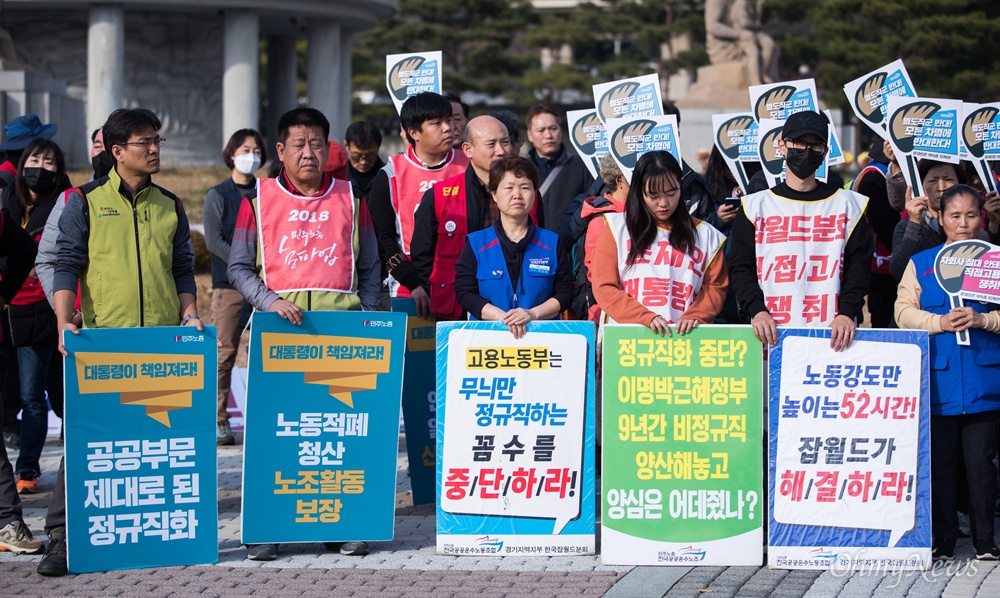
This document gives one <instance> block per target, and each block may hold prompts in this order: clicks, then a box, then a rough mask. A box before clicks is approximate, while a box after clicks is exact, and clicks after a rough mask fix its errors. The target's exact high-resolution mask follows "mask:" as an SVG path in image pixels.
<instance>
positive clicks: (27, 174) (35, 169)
mask: <svg viewBox="0 0 1000 598" xmlns="http://www.w3.org/2000/svg"><path fill="white" fill-rule="evenodd" d="M21 178H22V179H24V184H25V185H27V186H28V189H30V190H31V191H32V192H34V193H37V194H39V195H44V194H46V193H48V192H49V191H51V190H52V189H53V187H55V186H56V173H54V172H52V171H51V170H46V169H45V168H42V167H41V166H26V167H25V168H24V170H22V171H21Z"/></svg>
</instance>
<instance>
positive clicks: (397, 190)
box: [385, 146, 469, 297]
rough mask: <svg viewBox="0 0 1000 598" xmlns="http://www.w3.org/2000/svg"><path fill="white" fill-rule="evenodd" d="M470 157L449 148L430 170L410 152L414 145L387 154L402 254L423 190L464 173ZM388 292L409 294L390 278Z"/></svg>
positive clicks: (396, 295) (393, 205) (391, 194)
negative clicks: (441, 163) (399, 152)
mask: <svg viewBox="0 0 1000 598" xmlns="http://www.w3.org/2000/svg"><path fill="white" fill-rule="evenodd" d="M468 165H469V159H468V158H467V157H466V155H465V154H464V153H461V152H456V151H455V150H451V151H450V152H449V154H448V157H447V158H445V165H444V166H443V167H441V168H438V169H434V170H431V169H429V168H427V167H425V166H424V165H423V164H421V163H420V160H419V159H418V158H417V155H416V154H415V153H414V152H413V146H409V147H407V148H406V151H405V152H403V153H401V154H396V155H395V156H390V157H389V163H388V164H387V165H386V166H385V168H386V169H387V170H388V174H389V196H390V198H391V200H392V209H393V210H395V212H396V236H397V239H398V241H399V246H400V247H402V248H403V253H405V254H406V255H407V256H409V255H410V240H411V239H412V238H413V224H414V220H413V216H414V215H415V214H416V213H417V208H419V207H420V200H421V199H423V196H424V192H425V191H427V190H428V189H430V188H431V187H433V186H434V183H437V182H438V181H441V180H444V179H448V178H451V177H453V176H455V175H458V174H464V173H465V169H466V167H467V166H468ZM389 294H390V295H392V296H393V297H409V296H410V291H409V289H407V288H406V287H404V286H402V285H400V284H398V283H397V282H396V281H394V280H393V279H392V278H391V277H390V284H389Z"/></svg>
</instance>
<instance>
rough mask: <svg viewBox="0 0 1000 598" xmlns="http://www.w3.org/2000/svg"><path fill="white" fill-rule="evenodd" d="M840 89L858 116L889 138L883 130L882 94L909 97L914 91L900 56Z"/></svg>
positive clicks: (914, 95) (886, 111) (884, 103)
mask: <svg viewBox="0 0 1000 598" xmlns="http://www.w3.org/2000/svg"><path fill="white" fill-rule="evenodd" d="M844 93H845V94H846V95H847V101H848V103H849V104H850V105H851V109H852V110H854V114H855V115H856V116H857V117H858V120H860V121H861V122H863V123H864V124H866V125H867V126H868V128H869V129H871V130H872V131H875V132H876V133H878V134H879V135H880V136H881V137H882V139H888V138H889V137H888V133H887V131H886V118H887V116H888V108H887V107H886V98H888V97H890V96H900V97H904V98H913V97H916V95H917V93H916V91H914V89H913V82H912V81H910V75H909V73H907V72H906V66H905V65H904V64H903V61H902V60H896V61H894V62H890V63H889V64H887V65H885V66H883V67H882V68H879V69H875V70H874V71H872V72H870V73H868V74H866V75H862V76H861V77H858V78H857V79H855V80H854V81H851V82H850V83H848V84H847V85H844Z"/></svg>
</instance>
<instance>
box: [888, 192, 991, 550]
mask: <svg viewBox="0 0 1000 598" xmlns="http://www.w3.org/2000/svg"><path fill="white" fill-rule="evenodd" d="M981 211H982V205H981V202H980V199H979V194H978V193H976V190H975V189H973V188H972V187H969V186H968V185H961V184H960V185H955V186H952V187H951V188H950V189H948V190H947V191H945V192H944V193H943V194H942V195H941V198H940V210H939V216H938V221H939V224H940V226H941V229H942V231H943V233H944V238H945V241H944V247H947V246H948V245H951V244H952V243H955V242H956V241H967V240H971V239H976V238H977V237H978V233H979V232H980V230H981V229H980V226H981V224H982V212H981ZM940 251H942V247H941V246H935V247H932V248H930V249H927V250H924V251H921V252H920V253H918V254H916V255H914V256H913V258H912V259H911V260H909V261H908V262H907V264H906V269H905V271H904V273H903V277H902V281H901V282H900V283H899V293H898V297H897V299H896V308H895V313H896V322H897V323H898V324H899V327H900V328H910V329H917V330H927V331H928V332H929V333H930V363H931V370H930V387H931V506H932V513H931V521H932V522H933V532H934V557H935V558H936V559H940V560H951V559H952V558H954V555H955V541H956V538H958V536H959V529H958V515H957V512H956V511H957V501H956V495H957V494H958V488H957V484H958V483H959V477H960V476H959V474H958V471H957V467H956V464H957V463H964V466H965V474H966V475H965V477H966V480H967V483H968V493H969V515H970V517H971V521H972V536H973V540H972V542H973V546H974V548H975V552H976V558H977V559H980V560H992V561H995V560H997V559H1000V549H998V548H997V546H996V544H995V543H994V541H993V533H994V522H993V509H994V504H995V502H996V498H997V471H996V468H994V467H993V457H994V455H996V452H997V422H998V421H1000V386H997V384H996V376H997V374H1000V306H997V305H992V304H984V303H981V302H978V301H968V300H967V301H966V303H967V304H968V305H967V306H965V307H954V308H953V307H951V301H950V299H949V296H948V293H946V292H945V290H944V289H942V288H941V285H940V283H939V282H938V278H937V276H936V274H935V269H936V268H935V262H936V261H937V260H938V254H939V252H940ZM962 331H968V333H969V344H968V345H959V344H958V342H957V339H956V335H954V334H947V333H952V332H962Z"/></svg>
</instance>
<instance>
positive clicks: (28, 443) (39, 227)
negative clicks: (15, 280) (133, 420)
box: [3, 139, 68, 494]
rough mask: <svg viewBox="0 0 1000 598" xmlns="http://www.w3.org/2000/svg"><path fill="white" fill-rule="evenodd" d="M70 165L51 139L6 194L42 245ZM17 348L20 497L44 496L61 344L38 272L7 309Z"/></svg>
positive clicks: (28, 155) (29, 151)
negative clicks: (50, 394) (50, 393)
mask: <svg viewBox="0 0 1000 598" xmlns="http://www.w3.org/2000/svg"><path fill="white" fill-rule="evenodd" d="M67 186H68V185H67V183H66V163H65V160H64V159H63V153H62V150H61V149H60V148H59V146H58V145H56V144H55V143H54V142H52V141H49V140H47V139H36V140H34V141H32V142H31V143H29V144H28V146H27V147H26V148H25V150H24V152H23V153H22V154H21V159H20V160H19V162H18V167H17V175H16V177H15V179H14V186H13V189H12V192H10V193H5V194H4V198H3V207H4V209H6V210H7V211H8V212H9V213H10V215H11V217H12V221H13V222H17V223H20V225H21V227H22V228H23V229H24V230H25V232H27V233H28V234H29V235H30V236H31V237H32V238H33V239H34V240H35V241H36V242H37V241H38V240H39V239H40V238H41V236H42V231H43V229H44V228H45V222H46V220H47V219H48V217H49V214H50V213H51V212H52V208H53V206H55V205H56V203H57V201H58V197H59V194H60V193H62V192H63V191H65V189H66V187H67ZM7 317H8V318H9V321H10V331H11V342H12V343H13V346H14V347H15V348H16V352H17V363H18V375H19V378H20V391H21V452H20V454H19V455H18V458H17V464H16V466H15V473H16V474H17V491H18V492H19V493H22V494H33V493H36V492H38V476H39V475H41V465H40V463H39V459H40V457H41V455H42V448H43V447H44V446H45V436H46V435H47V433H48V412H49V408H48V404H47V403H46V401H45V389H46V385H47V382H48V373H49V363H50V362H51V360H52V355H53V354H54V352H55V349H56V344H57V341H58V337H57V333H56V330H57V328H56V316H55V312H53V311H52V307H51V306H50V305H49V304H48V302H47V301H46V300H45V292H44V290H43V289H42V285H41V283H40V282H39V280H38V277H37V275H36V273H35V272H34V271H32V272H31V273H30V274H29V275H28V278H27V279H26V280H25V282H24V284H23V285H22V286H21V290H20V291H18V293H17V295H16V296H15V297H14V298H13V299H11V301H10V306H9V307H8V308H7Z"/></svg>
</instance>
